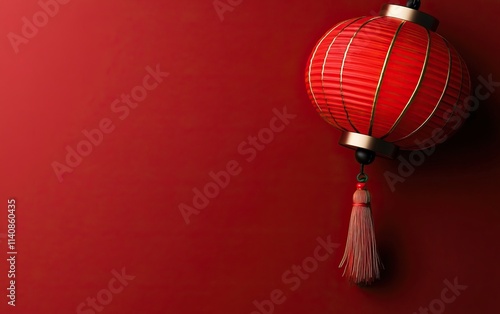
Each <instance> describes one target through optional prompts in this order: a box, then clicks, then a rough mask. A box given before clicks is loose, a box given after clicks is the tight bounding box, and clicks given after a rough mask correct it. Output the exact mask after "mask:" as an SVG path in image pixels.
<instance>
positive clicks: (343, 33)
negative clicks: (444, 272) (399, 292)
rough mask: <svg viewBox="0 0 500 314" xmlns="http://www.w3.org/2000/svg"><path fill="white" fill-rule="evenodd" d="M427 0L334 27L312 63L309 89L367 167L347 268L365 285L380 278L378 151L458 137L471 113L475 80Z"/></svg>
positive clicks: (359, 188) (384, 152)
mask: <svg viewBox="0 0 500 314" xmlns="http://www.w3.org/2000/svg"><path fill="white" fill-rule="evenodd" d="M419 6H420V1H408V5H407V6H406V7H405V6H399V5H392V4H386V5H384V6H383V7H382V10H381V11H380V15H379V16H371V17H359V18H354V19H350V20H347V21H344V22H341V23H339V24H337V25H336V26H334V27H333V28H331V29H330V30H329V31H328V32H327V33H326V34H325V35H324V36H323V37H322V38H321V39H320V40H319V41H318V43H317V44H316V46H315V48H314V49H313V51H312V53H311V55H310V57H309V61H308V63H307V66H306V88H307V92H308V94H309V98H310V100H311V102H312V104H313V106H314V107H315V108H316V110H317V111H318V113H319V114H320V116H321V117H322V118H323V119H325V120H326V121H327V122H328V123H330V124H331V125H333V126H334V127H336V128H337V129H339V130H341V131H342V135H341V137H340V141H339V144H341V145H343V146H346V147H349V148H353V149H356V154H355V156H356V160H357V161H358V162H359V163H360V165H361V171H360V173H359V175H358V176H357V181H358V183H357V189H356V191H355V193H354V197H353V200H354V203H353V208H352V212H351V220H350V224H349V232H348V236H347V244H346V248H345V252H344V256H343V259H342V261H341V264H340V266H339V267H342V266H344V267H345V268H344V274H347V277H348V278H349V279H350V280H351V281H353V282H355V283H358V284H369V283H371V282H373V281H374V280H376V279H378V278H379V277H380V268H381V266H382V264H381V262H380V258H379V256H378V253H377V246H376V241H375V233H374V230H373V220H372V215H371V208H370V194H369V192H368V190H367V189H366V182H367V180H368V176H367V175H366V174H365V173H364V166H365V165H368V164H370V163H372V162H373V160H374V158H375V156H383V157H389V158H394V157H395V155H396V154H397V152H398V150H399V149H401V150H419V149H425V148H429V147H432V146H434V145H435V144H436V143H440V142H442V141H443V138H446V137H447V136H449V135H451V134H452V133H453V132H454V131H455V128H456V124H455V123H452V122H450V121H456V120H454V117H455V116H457V115H459V114H460V113H462V112H463V111H464V110H465V107H464V99H465V98H466V97H468V96H469V92H470V77H469V72H468V70H467V66H466V64H465V62H464V61H463V59H462V58H461V57H460V55H459V54H458V52H457V51H456V50H455V48H453V47H452V46H451V44H450V43H449V42H447V41H446V39H444V38H443V37H441V36H440V35H438V34H437V33H435V31H436V29H437V27H438V24H439V22H438V21H437V20H436V19H435V18H433V17H432V16H430V15H428V14H425V13H423V12H420V11H418V9H419Z"/></svg>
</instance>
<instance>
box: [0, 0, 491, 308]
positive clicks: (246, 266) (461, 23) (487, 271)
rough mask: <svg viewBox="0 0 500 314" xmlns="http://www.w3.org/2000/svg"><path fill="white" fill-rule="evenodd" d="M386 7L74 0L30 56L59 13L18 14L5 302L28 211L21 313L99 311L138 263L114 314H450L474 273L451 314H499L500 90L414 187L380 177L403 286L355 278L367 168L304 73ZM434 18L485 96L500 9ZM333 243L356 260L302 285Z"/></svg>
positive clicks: (11, 27) (411, 181)
mask: <svg viewBox="0 0 500 314" xmlns="http://www.w3.org/2000/svg"><path fill="white" fill-rule="evenodd" d="M43 1H44V0H42V2H43ZM383 2H384V1H381V0H376V1H368V0H338V1H327V0H321V1H312V2H307V1H232V3H233V4H235V5H234V6H233V7H232V9H233V10H232V11H227V12H225V13H224V14H223V17H224V20H223V21H221V20H220V18H219V16H218V14H217V12H216V10H215V9H214V6H213V1H212V0H206V1H201V0H197V1H160V0H156V1H153V0H151V1H133V0H126V1H96V0H86V1H70V2H68V3H67V4H64V5H63V4H61V5H60V6H59V11H58V12H57V13H55V14H53V15H54V16H53V17H50V18H49V19H48V21H46V25H44V26H43V27H39V28H38V33H37V34H36V35H34V36H32V38H29V39H28V40H27V42H24V43H22V44H19V45H18V46H17V48H18V50H19V51H18V52H17V53H16V52H15V49H14V46H13V45H12V44H11V42H10V40H9V37H8V36H9V35H8V34H9V33H11V32H12V33H15V34H17V35H19V36H21V34H22V27H23V23H24V22H23V20H22V18H23V17H27V18H28V20H32V18H33V15H34V14H36V13H37V12H38V11H40V10H41V7H40V5H39V4H38V2H37V1H35V0H25V1H2V2H1V3H0V29H1V30H2V33H3V34H4V36H3V37H2V38H3V40H0V51H1V57H0V80H1V85H0V86H1V95H2V98H1V105H0V108H1V114H0V126H1V132H0V143H1V145H2V153H1V154H0V170H1V172H0V178H1V180H0V195H1V196H0V202H1V204H4V205H2V207H0V222H1V223H0V233H1V235H0V236H2V235H3V238H2V237H0V240H1V241H2V242H1V243H0V245H1V248H2V249H1V251H0V256H4V257H5V258H2V259H1V262H0V265H1V272H0V284H1V287H2V291H4V293H5V291H7V290H6V288H7V287H8V284H7V269H8V265H7V262H6V256H7V255H6V252H7V248H6V238H5V234H6V233H7V200H8V199H9V198H11V197H14V198H15V199H16V201H17V246H18V247H17V250H18V256H17V263H16V267H17V268H16V270H17V278H16V279H17V281H16V283H17V284H16V296H17V301H16V302H17V303H16V307H15V309H14V308H12V307H11V306H8V305H7V301H8V299H7V297H6V296H5V297H2V298H1V300H3V301H1V302H0V312H2V313H75V312H77V307H78V306H79V305H80V304H82V303H83V305H82V308H81V309H80V310H81V311H83V310H85V311H87V312H82V313H93V311H91V310H90V307H87V306H86V302H87V298H88V297H91V298H92V297H94V298H95V297H96V296H97V295H99V293H100V294H101V295H100V296H101V299H102V298H103V296H104V295H106V289H108V284H109V282H110V281H111V280H112V278H113V277H114V275H113V273H112V270H116V271H118V272H120V271H121V270H122V268H123V267H125V270H126V273H127V274H128V275H130V276H135V278H134V279H133V280H130V281H129V282H127V285H126V286H125V287H124V288H123V289H122V290H120V292H117V293H116V294H112V301H111V302H109V304H107V305H106V306H104V307H103V308H101V309H100V310H101V311H102V312H103V313H178V314H181V313H252V312H255V313H257V312H256V311H257V309H256V307H255V306H254V304H253V301H254V300H257V301H259V302H262V301H263V300H266V299H269V298H270V293H271V291H273V290H275V289H280V290H282V291H283V293H284V297H281V298H280V300H281V301H283V299H284V298H286V300H284V302H283V303H282V304H279V305H276V306H275V308H274V310H273V312H274V313H287V314H295V313H301V314H303V313H314V314H323V313H346V314H348V313H375V314H377V313H413V312H418V311H419V308H420V307H428V306H429V305H430V304H433V306H438V307H439V302H438V301H434V300H436V299H440V298H441V293H442V292H443V291H444V290H443V289H445V288H446V284H445V283H444V282H443V281H445V280H449V281H450V282H453V281H454V279H455V278H457V280H458V283H459V284H460V285H465V286H467V288H466V289H465V290H463V291H461V294H460V295H459V296H458V297H456V298H455V299H454V301H453V302H451V303H450V304H446V308H445V309H444V312H446V313H493V312H496V310H495V309H496V308H497V306H498V305H497V304H498V302H497V300H496V299H495V295H497V294H498V283H497V282H498V279H499V270H498V264H499V254H498V226H499V218H500V215H499V210H498V204H497V193H496V190H497V188H498V181H497V177H498V176H499V175H500V167H498V164H497V161H498V153H499V151H498V135H499V131H500V127H499V126H498V123H496V122H495V121H496V120H498V119H499V118H500V117H499V115H500V109H499V107H498V105H497V104H498V102H499V101H500V90H498V91H496V92H494V93H492V95H491V96H490V97H489V98H488V99H487V100H485V101H482V102H481V104H480V108H479V110H477V111H476V112H474V113H473V114H472V116H471V118H470V119H469V120H468V121H467V123H466V125H465V126H464V128H463V129H462V130H461V131H460V132H459V133H458V134H457V135H456V136H455V137H454V138H453V139H451V140H450V141H448V142H447V143H445V144H443V145H441V146H439V147H438V149H437V150H436V152H435V153H434V154H433V155H432V156H430V157H429V158H426V160H425V162H424V163H423V165H421V166H419V167H417V168H416V169H415V171H414V173H413V174H412V175H411V176H409V177H408V178H406V179H405V181H404V182H403V183H398V184H397V185H396V186H395V187H396V190H395V192H392V191H391V189H390V187H389V185H388V184H387V182H386V181H385V179H384V172H385V171H391V172H394V173H397V171H398V169H397V168H398V162H397V161H389V160H378V162H376V163H375V164H374V165H373V166H370V167H369V168H368V171H369V174H370V178H371V182H370V186H371V191H372V194H373V198H374V204H373V207H374V219H375V223H376V231H377V237H378V242H379V246H380V251H381V254H382V258H383V260H384V264H385V266H386V271H385V272H384V273H383V279H382V280H381V281H380V282H378V283H377V284H376V285H375V286H373V287H370V288H359V287H357V286H353V285H350V284H348V283H347V282H346V281H345V279H344V278H343V277H342V276H341V275H342V272H341V270H339V269H338V268H337V266H338V263H339V261H340V258H341V255H342V251H343V248H344V241H345V236H346V233H347V225H348V220H349V214H350V207H351V195H352V192H353V191H354V177H355V175H356V173H357V170H358V169H357V166H356V163H355V161H354V159H353V152H352V151H350V150H347V149H344V148H342V147H340V146H338V145H337V144H336V142H337V140H338V137H339V134H340V133H339V132H338V131H337V130H335V129H333V128H332V127H330V126H329V125H327V124H326V123H325V122H323V121H322V120H321V118H320V117H319V116H318V115H317V114H316V112H315V110H314V108H313V107H312V106H311V105H310V103H309V100H308V98H307V95H306V92H305V88H304V82H303V80H304V79H303V70H304V67H305V63H306V60H307V57H308V55H309V52H310V51H311V49H312V48H313V46H314V44H315V42H316V40H317V39H319V37H320V36H321V35H322V34H323V33H324V32H325V31H327V30H328V29H329V28H330V27H331V26H333V25H334V24H336V23H337V22H339V21H341V20H345V19H347V18H351V17H356V16H362V15H370V14H372V13H373V12H375V11H378V9H379V8H380V5H381V4H382V3H383ZM238 3H239V4H238ZM421 10H423V11H425V12H428V13H430V14H432V15H434V16H436V17H438V18H439V19H440V20H441V26H440V29H439V32H440V33H441V34H442V35H443V36H445V37H446V38H447V39H448V40H449V41H450V42H452V43H453V44H454V46H455V47H456V48H457V49H458V50H459V51H460V52H461V53H462V55H463V57H464V58H465V60H466V61H467V63H468V64H469V67H470V71H471V73H472V78H473V83H474V86H477V85H478V79H477V78H478V77H479V76H482V77H484V78H487V77H488V76H489V75H490V74H491V75H492V78H493V80H494V81H500V63H499V62H498V51H499V50H498V49H499V45H500V37H499V36H498V35H497V34H496V30H497V28H498V27H497V26H498V25H497V13H498V12H499V11H500V3H499V2H498V1H495V0H478V1H475V2H474V3H471V2H470V1H464V0H457V1H431V0H427V1H424V3H423V5H422V8H421ZM41 22H43V20H41ZM41 22H40V23H41ZM11 36H12V35H11ZM156 65H159V67H160V69H161V71H164V72H168V73H169V75H168V77H166V78H164V79H163V82H161V83H160V84H159V85H158V87H157V88H155V89H153V90H151V91H150V92H148V94H147V97H146V99H145V100H144V101H142V102H140V103H139V104H138V105H137V107H136V108H135V109H131V110H130V114H129V115H128V116H127V117H126V118H125V119H123V120H120V116H121V115H120V114H119V113H116V112H113V111H112V103H113V101H114V100H115V99H117V98H119V97H120V95H121V94H122V93H125V94H127V93H130V92H131V90H132V89H133V88H134V87H135V86H137V85H141V84H142V80H143V78H144V77H145V75H147V71H146V70H145V68H146V67H147V66H151V67H152V68H155V67H156ZM496 88H497V89H499V87H498V86H497V87H496ZM120 106H122V105H120ZM283 107H286V108H287V111H288V113H290V114H293V115H296V117H295V118H293V119H291V120H290V123H289V124H288V125H286V127H285V128H284V130H283V131H281V132H279V133H275V134H274V139H273V140H272V141H270V142H269V143H268V144H267V145H265V147H264V148H263V149H262V150H261V151H258V152H257V154H256V155H255V156H250V153H248V154H241V151H239V150H238V146H239V145H240V144H241V143H244V142H246V141H248V137H249V136H255V135H257V134H258V133H259V132H260V131H261V130H262V129H263V128H265V127H268V126H269V123H270V121H271V119H272V118H273V116H274V113H273V108H276V109H277V110H282V109H283ZM120 108H122V107H120ZM122 109H123V108H122ZM120 113H123V112H120ZM105 118H108V119H110V120H111V123H112V125H113V126H114V129H113V131H112V132H111V133H109V134H104V135H103V139H102V143H100V144H99V145H98V146H94V147H93V150H92V152H91V153H90V154H89V155H88V156H86V157H84V158H83V159H82V161H81V163H80V164H79V165H78V166H77V167H75V168H74V170H73V171H72V172H71V173H65V174H64V175H63V176H62V182H60V181H59V180H58V178H57V176H56V174H55V172H54V170H53V167H52V164H53V162H55V161H57V162H60V163H64V162H65V161H64V159H65V157H66V153H67V152H66V147H67V145H69V146H70V147H73V148H76V146H77V145H78V143H80V142H81V141H82V140H84V139H85V136H84V135H83V134H82V131H83V130H91V129H94V128H96V127H98V125H99V122H100V121H101V120H102V119H105ZM273 121H274V120H273ZM241 145H243V148H248V147H247V146H245V145H247V144H241ZM403 156H406V157H405V158H407V157H408V155H407V154H404V155H403ZM251 157H254V158H251ZM247 159H250V161H248V160H247ZM232 160H234V161H236V162H237V163H238V165H239V169H238V170H241V173H239V174H237V175H235V176H232V177H231V181H230V182H229V184H228V185H227V187H225V188H224V189H221V191H220V192H219V193H218V195H217V196H216V197H214V198H213V199H210V200H209V204H208V205H207V206H206V207H205V208H203V209H202V210H200V213H199V214H197V215H192V216H190V223H189V224H186V223H185V221H184V219H183V217H182V215H181V213H180V211H179V208H178V207H179V205H180V204H181V203H184V204H186V205H189V206H192V198H193V195H194V194H193V193H194V192H193V189H194V188H198V189H203V188H204V186H205V185H206V184H207V183H210V182H211V181H213V180H212V178H211V177H210V175H209V173H210V172H211V171H214V172H219V171H221V170H223V169H225V167H226V165H227V163H228V162H230V161H232ZM328 236H329V237H330V239H331V241H332V242H335V243H338V244H340V246H339V247H338V249H336V250H335V251H334V253H333V254H332V255H331V256H329V258H328V259H327V260H326V261H324V262H319V265H318V267H317V269H314V271H312V272H311V273H310V274H309V277H308V278H307V279H303V280H302V279H301V280H299V283H300V286H297V284H298V283H297V281H295V284H290V283H289V282H288V283H287V282H284V281H283V280H282V275H283V273H285V272H286V271H287V270H291V269H292V266H293V265H295V264H297V265H300V264H302V262H303V261H304V260H305V259H307V258H308V257H312V256H314V255H313V253H314V250H315V248H316V247H317V245H318V243H317V238H318V237H321V238H322V239H326V238H327V237H328ZM113 282H114V284H115V290H116V289H117V288H116V287H118V286H119V285H118V284H117V282H115V281H113ZM292 286H293V287H294V288H296V289H295V290H294V291H292V289H291V288H292ZM102 291H104V292H102ZM446 293H448V294H446ZM449 293H450V291H448V292H446V291H445V297H446V296H447V297H448V298H449V297H451V296H452V294H449ZM106 302H107V301H106ZM432 302H434V303H432ZM264 304H266V303H265V302H264ZM438 307H437V308H438ZM268 312H269V313H270V312H271V311H268ZM435 312H436V313H438V312H439V311H435Z"/></svg>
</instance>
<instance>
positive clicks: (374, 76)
mask: <svg viewBox="0 0 500 314" xmlns="http://www.w3.org/2000/svg"><path fill="white" fill-rule="evenodd" d="M306 88H307V91H308V94H309V98H310V99H311V101H312V104H313V106H314V107H315V108H316V109H317V111H318V113H319V114H320V115H321V116H322V117H323V118H324V119H325V120H326V121H327V122H329V123H330V124H332V125H333V126H335V127H337V128H338V129H340V130H343V131H348V132H356V133H361V134H366V135H371V136H373V137H376V138H381V139H384V140H385V141H388V142H391V143H394V144H395V145H397V146H399V147H400V148H402V149H421V148H422V147H420V145H417V143H424V145H422V146H424V147H423V148H426V147H429V146H432V145H433V144H435V143H437V142H438V141H439V140H438V138H441V137H443V136H448V135H449V134H450V133H451V132H453V131H455V129H454V128H453V127H452V126H453V125H454V123H453V121H454V120H455V119H456V118H457V117H459V116H460V113H461V112H463V111H464V110H466V109H464V108H466V106H467V105H469V104H468V103H467V101H468V98H467V97H468V96H469V92H470V77H469V71H468V69H467V65H466V64H465V63H464V61H463V59H462V58H461V57H460V56H459V55H458V53H457V51H456V50H455V49H454V48H453V47H452V46H451V45H450V44H449V43H447V42H446V40H445V39H443V38H442V37H441V36H439V35H438V34H437V33H435V32H433V31H429V30H426V29H425V28H424V27H422V26H420V25H418V24H415V23H411V22H406V21H403V20H400V19H396V18H391V17H380V16H375V17H373V16H368V17H361V18H355V19H350V20H347V21H345V22H341V23H339V24H337V25H336V26H334V27H333V28H332V29H331V30H329V31H327V32H326V34H325V35H324V36H323V37H322V38H321V39H320V40H319V41H318V44H317V45H316V47H315V48H314V49H313V52H312V53H311V56H310V58H309V61H308V63H307V66H306ZM466 99H467V101H466Z"/></svg>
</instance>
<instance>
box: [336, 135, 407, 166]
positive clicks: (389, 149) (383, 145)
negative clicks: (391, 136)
mask: <svg viewBox="0 0 500 314" xmlns="http://www.w3.org/2000/svg"><path fill="white" fill-rule="evenodd" d="M339 144H340V145H342V146H346V147H349V148H353V149H356V148H364V149H368V150H371V151H373V152H375V153H376V154H377V155H378V156H382V157H387V158H391V159H392V158H394V157H396V154H397V152H398V147H397V146H396V145H394V144H392V143H389V142H386V141H384V140H381V139H378V138H375V137H373V136H369V135H364V134H359V133H352V132H344V133H342V136H341V137H340V140H339Z"/></svg>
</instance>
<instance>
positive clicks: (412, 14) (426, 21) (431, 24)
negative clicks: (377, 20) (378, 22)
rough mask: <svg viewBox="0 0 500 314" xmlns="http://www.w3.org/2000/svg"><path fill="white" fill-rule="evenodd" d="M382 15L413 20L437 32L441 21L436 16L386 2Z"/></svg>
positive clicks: (381, 11)
mask: <svg viewBox="0 0 500 314" xmlns="http://www.w3.org/2000/svg"><path fill="white" fill-rule="evenodd" d="M380 16H388V17H394V18H398V19H401V20H405V21H409V22H413V23H415V24H418V25H420V26H423V27H425V28H427V29H428V30H431V31H433V32H435V31H436V30H437V28H438V26H439V21H438V19H436V18H435V17H433V16H431V15H429V14H427V13H423V12H420V11H418V10H415V9H412V8H408V7H404V6H400V5H395V4H384V5H383V6H382V9H381V10H380Z"/></svg>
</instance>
